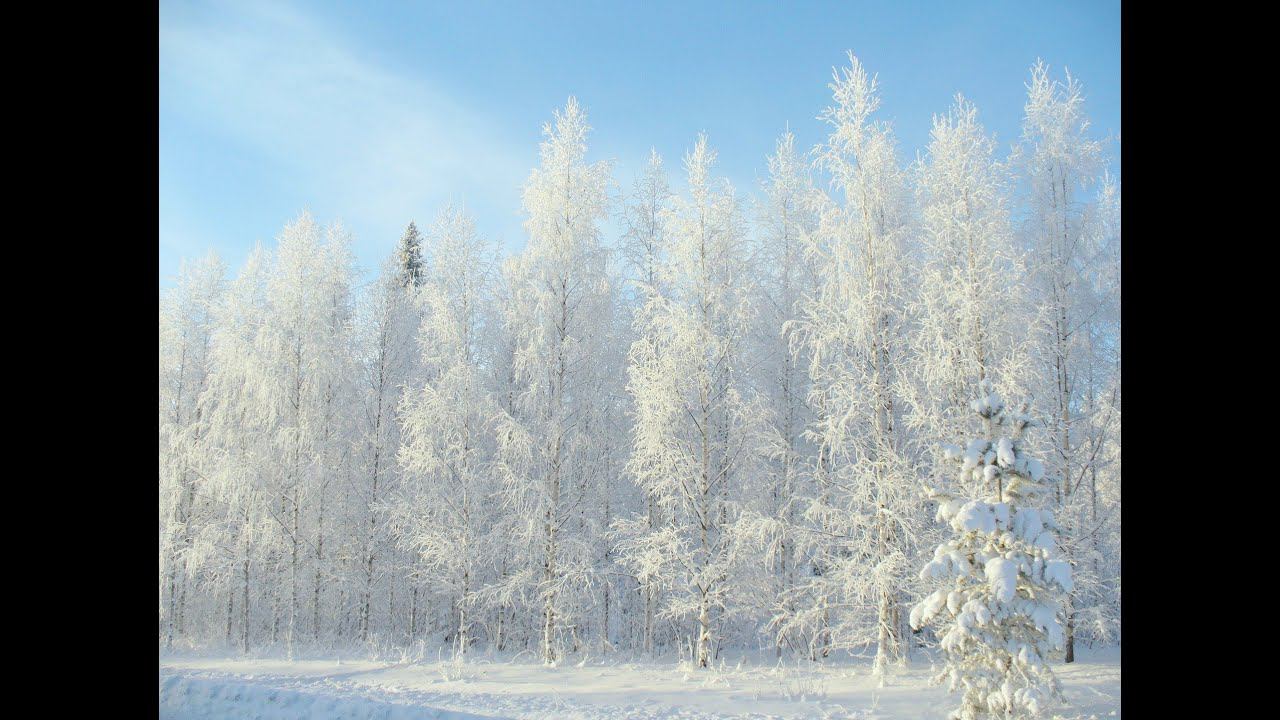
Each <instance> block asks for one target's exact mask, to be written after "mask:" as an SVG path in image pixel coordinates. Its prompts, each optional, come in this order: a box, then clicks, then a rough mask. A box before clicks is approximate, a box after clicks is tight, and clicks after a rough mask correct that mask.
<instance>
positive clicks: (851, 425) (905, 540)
mask: <svg viewBox="0 0 1280 720" xmlns="http://www.w3.org/2000/svg"><path fill="white" fill-rule="evenodd" d="M849 59H850V66H849V67H848V68H844V69H842V70H840V71H839V72H837V73H836V74H835V78H834V82H833V83H832V84H831V86H830V87H831V89H832V92H833V96H834V104H833V105H832V106H831V107H829V108H828V109H827V110H826V111H825V112H824V113H823V114H822V116H821V117H822V119H823V120H825V121H826V122H827V123H828V124H829V125H830V126H831V134H830V135H829V136H828V138H827V140H826V141H825V142H824V143H823V144H822V145H821V146H820V147H819V148H818V149H817V154H818V157H817V162H818V165H819V167H820V168H822V169H823V170H825V171H827V172H828V173H829V174H830V176H831V185H832V188H833V190H834V191H835V192H836V193H838V200H837V202H835V203H833V204H832V205H830V206H829V207H828V208H827V210H826V211H825V212H824V214H823V216H822V219H821V224H820V227H819V230H818V233H817V235H818V239H817V241H816V242H815V243H813V244H812V246H811V249H810V251H811V252H812V253H814V262H815V264H816V265H817V267H819V268H820V271H819V273H820V277H819V289H818V292H817V293H816V294H815V295H814V296H813V297H812V298H810V299H809V300H808V301H807V302H806V303H805V309H804V317H803V319H802V321H801V322H800V323H799V328H800V329H801V331H802V332H803V336H804V341H805V342H806V343H807V346H808V352H809V353H810V357H811V360H810V364H809V378H810V381H811V382H812V390H811V393H810V400H811V403H812V404H813V405H815V406H816V407H818V408H819V414H818V418H817V420H816V421H815V423H814V425H813V426H812V427H811V430H810V434H809V436H810V438H812V440H813V442H814V443H816V444H817V445H818V447H819V453H820V458H819V463H820V467H819V468H818V473H819V478H818V482H819V491H818V497H817V499H816V500H815V502H814V503H812V505H811V507H810V508H809V509H808V511H807V515H808V517H809V518H810V519H811V520H812V521H813V522H814V523H815V524H816V525H818V527H819V532H818V534H817V535H816V538H815V542H816V544H817V547H816V548H815V552H817V553H818V554H819V556H820V558H819V561H820V567H819V570H818V572H819V573H820V574H819V575H818V576H817V577H816V578H814V579H813V581H812V585H813V597H815V598H816V599H817V601H818V606H817V607H816V608H813V609H811V612H810V614H809V619H808V624H809V626H810V627H816V628H818V630H819V631H821V633H826V632H829V633H830V637H831V639H832V641H833V642H834V643H835V644H837V645H842V646H847V647H858V646H862V645H864V644H866V643H871V644H874V646H875V665H874V669H875V673H876V674H877V675H878V676H880V677H883V676H884V672H885V670H886V668H887V664H888V663H889V662H890V661H891V660H894V659H899V660H901V659H902V658H903V657H904V648H903V645H902V633H903V630H904V629H905V627H904V622H903V620H905V618H903V617H902V616H901V613H900V608H901V605H902V602H903V596H902V589H903V588H904V587H905V585H906V583H905V580H906V578H907V577H908V575H907V572H908V569H909V564H910V560H911V554H912V551H913V550H912V548H913V543H914V542H915V533H916V526H917V525H918V523H917V521H916V520H917V518H916V512H917V506H916V503H915V485H914V472H915V471H914V468H913V466H912V464H911V462H910V459H909V458H908V457H907V455H906V452H905V447H904V438H903V433H902V414H903V411H904V402H903V399H902V394H903V391H902V383H903V377H902V374H903V367H904V360H905V350H906V348H905V347H904V342H903V339H902V337H903V330H904V327H905V324H906V323H905V320H904V308H905V307H906V303H907V297H908V296H907V288H906V287H905V286H906V283H905V279H906V274H905V268H904V267H903V264H902V261H903V257H904V255H905V254H906V246H907V242H908V239H909V238H908V234H909V225H908V221H909V216H908V207H907V200H908V196H907V194H906V187H905V184H904V177H903V172H902V171H901V169H900V168H899V166H898V165H897V162H896V158H895V143H894V139H893V134H892V131H891V130H890V128H889V127H888V126H887V125H885V124H884V123H882V122H877V121H873V120H872V119H871V118H872V114H873V113H874V112H875V110H876V109H877V108H878V107H879V103H880V101H879V98H878V96H877V94H876V89H877V88H876V81H875V79H874V78H873V77H871V76H869V75H868V74H867V72H866V70H865V69H864V68H863V66H862V64H861V63H860V62H859V61H858V59H857V58H855V57H854V56H853V55H852V53H851V54H850V56H849ZM818 538H821V539H818ZM831 603H838V605H839V610H840V612H839V613H838V618H837V619H829V617H830V613H829V608H828V606H829V605H830V604H831ZM828 623H830V627H829V629H827V626H828ZM819 637H821V634H819Z"/></svg>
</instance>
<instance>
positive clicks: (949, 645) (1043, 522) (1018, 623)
mask: <svg viewBox="0 0 1280 720" xmlns="http://www.w3.org/2000/svg"><path fill="white" fill-rule="evenodd" d="M978 387H979V392H978V397H977V399H976V400H974V401H973V403H972V405H971V407H972V409H973V411H974V412H976V413H977V414H978V416H979V417H981V418H982V421H983V432H982V435H981V437H979V438H977V439H975V440H972V441H970V443H969V444H968V446H967V447H965V448H963V449H962V448H960V447H957V446H954V445H949V446H946V447H945V448H944V454H945V457H946V460H947V461H949V462H951V463H954V464H955V465H957V466H958V467H959V472H958V477H957V482H956V484H955V486H956V487H961V488H963V487H980V488H982V492H983V493H984V494H983V496H982V497H980V498H966V497H963V496H955V495H952V494H950V493H948V492H946V491H940V490H935V491H933V492H932V493H931V495H932V497H933V498H934V499H936V500H938V501H939V507H938V514H937V519H938V521H939V522H945V523H947V524H949V525H950V527H951V529H952V531H953V532H954V536H953V537H952V538H951V539H950V540H947V541H945V542H943V543H942V544H940V545H939V546H938V547H937V549H936V550H935V551H934V554H933V560H931V561H930V562H929V563H928V564H927V565H925V567H924V569H923V570H922V571H921V572H920V578H921V579H922V580H925V581H927V582H929V581H932V582H937V583H938V585H939V586H938V587H937V589H935V590H934V591H933V593H932V594H930V595H929V596H928V597H926V598H925V599H924V600H923V601H921V602H920V603H919V604H917V605H916V606H915V607H914V608H912V610H911V626H912V628H915V629H919V628H920V627H922V626H924V625H930V624H932V625H936V626H938V627H939V629H941V630H943V632H942V640H941V646H942V650H943V652H944V653H945V655H946V667H945V669H944V670H943V671H942V673H941V674H939V675H938V677H937V678H936V680H937V681H938V682H941V681H943V680H948V681H949V689H950V690H951V691H952V692H954V691H956V690H958V689H959V690H963V693H964V694H963V697H962V698H961V701H960V707H959V708H957V709H956V710H955V711H954V712H953V713H952V714H951V716H950V717H951V718H954V719H955V720H975V719H977V718H984V717H1003V718H1017V717H1034V716H1037V715H1039V714H1040V712H1041V711H1042V710H1044V709H1045V708H1046V706H1047V704H1048V703H1049V702H1050V701H1051V700H1053V699H1061V693H1060V691H1059V688H1058V682H1057V679H1056V678H1055V677H1054V675H1053V671H1052V670H1051V669H1050V668H1049V666H1048V664H1047V663H1046V662H1045V654H1046V652H1047V651H1048V650H1050V649H1051V648H1058V647H1061V646H1062V642H1063V632H1062V626H1061V624H1060V622H1059V619H1058V614H1059V612H1060V610H1061V603H1060V597H1061V595H1062V593H1064V592H1071V589H1072V583H1071V566H1070V564H1068V563H1067V562H1066V561H1064V560H1059V559H1056V542H1055V539H1054V535H1055V533H1054V531H1055V530H1056V529H1057V524H1056V523H1055V522H1054V519H1053V513H1052V511H1050V510H1048V509H1041V508H1038V507H1036V501H1037V499H1038V498H1039V497H1040V496H1041V495H1042V494H1043V493H1044V491H1045V490H1047V489H1048V488H1049V487H1050V484H1049V483H1047V482H1046V481H1045V474H1044V465H1043V463H1041V462H1040V461H1039V460H1037V459H1035V458H1031V457H1028V456H1027V455H1026V454H1025V452H1024V451H1023V433H1024V432H1025V431H1026V429H1027V428H1029V427H1033V426H1034V425H1035V423H1034V421H1033V420H1032V419H1031V418H1030V417H1029V416H1028V415H1027V414H1026V407H1025V406H1024V407H1023V408H1022V409H1020V410H1019V411H1017V412H1010V411H1008V410H1007V409H1006V408H1005V406H1004V403H1003V402H1002V401H1001V400H1000V397H999V396H998V395H997V394H996V393H995V390H994V387H993V385H992V383H991V381H990V380H983V381H981V382H980V383H979V386H978Z"/></svg>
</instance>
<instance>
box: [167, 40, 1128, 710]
mask: <svg viewBox="0 0 1280 720" xmlns="http://www.w3.org/2000/svg"><path fill="white" fill-rule="evenodd" d="M829 88H830V105H829V106H828V107H826V108H825V109H820V108H814V109H813V110H814V111H819V110H820V114H819V115H818V116H817V119H818V120H819V121H820V122H822V123H824V126H825V131H824V134H825V139H823V141H822V142H820V143H819V144H818V145H817V146H815V147H812V148H803V147H797V143H796V141H795V138H794V137H793V135H792V134H790V133H785V134H783V135H782V136H781V137H779V138H778V139H777V141H776V144H775V145H774V147H773V148H772V150H771V151H769V149H768V148H762V151H761V156H762V157H763V156H765V155H767V166H762V168H761V177H763V178H764V179H763V180H762V181H761V182H760V183H759V186H758V187H754V188H747V189H746V190H747V192H744V191H743V189H741V188H734V187H733V186H731V185H730V183H729V182H728V181H727V180H725V179H724V178H722V177H719V176H717V167H716V160H717V153H716V150H715V146H714V143H713V141H714V138H709V137H707V136H706V135H705V134H699V135H694V134H693V133H691V136H690V145H689V146H688V149H687V151H686V152H685V154H684V156H683V158H681V159H680V160H679V164H678V167H673V165H675V163H672V162H671V161H670V159H667V158H663V157H660V156H659V155H658V154H657V153H656V152H653V153H652V154H651V156H650V159H649V162H648V165H647V167H646V168H645V169H644V170H643V172H642V173H639V174H638V176H637V177H630V178H625V179H620V178H617V177H616V173H615V171H614V167H613V165H612V164H611V163H610V162H609V161H607V160H602V159H598V158H594V157H593V156H592V154H591V152H590V148H589V141H590V140H591V133H592V132H593V129H592V128H591V127H590V125H589V124H588V118H587V113H586V109H585V107H584V104H581V103H579V102H578V100H576V99H574V98H572V97H571V98H569V99H568V101H567V103H566V104H565V105H564V106H563V108H561V109H559V110H557V111H556V112H555V113H554V115H553V116H552V118H551V120H550V122H548V123H547V124H546V125H545V127H544V129H543V136H544V139H543V141H542V143H541V146H540V148H539V150H540V163H539V165H538V166H537V167H536V168H534V169H533V170H531V171H530V173H529V175H528V178H527V180H526V182H525V184H524V186H523V194H522V208H521V209H522V213H523V215H522V217H523V227H524V230H525V238H524V245H523V249H521V250H520V251H519V252H515V253H504V252H502V251H501V250H500V247H501V245H500V243H499V242H498V241H497V240H496V239H493V238H485V237H482V236H481V235H480V234H479V233H478V232H477V230H476V225H475V220H474V218H473V217H472V216H471V215H469V213H468V211H467V210H466V209H465V207H464V206H463V205H461V204H459V205H456V206H449V207H445V208H443V209H439V210H438V212H437V213H436V214H435V215H434V217H433V218H430V219H429V221H427V222H423V224H422V225H421V226H419V225H418V224H415V223H414V222H408V223H407V227H406V229H405V231H404V234H403V237H401V238H400V239H399V241H398V243H397V244H396V247H395V250H394V252H393V253H392V254H391V255H390V256H389V257H386V258H385V261H384V262H383V263H382V265H381V267H380V268H378V269H377V271H376V272H369V273H365V272H363V271H361V270H360V269H359V268H357V267H356V264H355V261H354V259H353V254H352V252H351V243H352V237H351V235H350V233H349V232H348V231H347V230H346V229H344V227H343V226H342V225H341V224H340V223H333V224H330V225H322V224H320V223H319V222H318V221H317V220H316V219H315V218H314V217H312V215H311V214H309V213H305V212H304V213H302V214H300V215H298V216H297V217H296V218H294V219H293V220H292V221H290V222H288V223H287V224H286V225H284V227H283V229H281V230H280V231H279V233H278V235H277V236H276V238H275V243H274V245H273V246H271V247H264V246H261V245H260V246H258V247H257V248H256V249H254V250H253V252H252V253H251V254H250V256H249V258H248V260H247V261H246V262H245V263H244V264H243V266H242V267H240V268H239V269H238V270H236V271H234V272H232V271H231V270H229V269H228V268H227V267H226V266H225V265H224V263H223V262H222V261H221V260H220V259H219V258H218V257H216V256H215V255H213V254H210V255H207V256H205V257H202V258H199V259H189V260H187V261H184V263H183V265H182V268H181V270H180V273H179V276H178V277H177V279H176V282H175V283H174V284H173V286H172V287H169V288H164V289H162V291H161V293H160V299H159V376H160V377H159V523H158V529H159V538H158V540H159V542H158V559H159V580H158V588H157V597H158V633H159V643H160V646H161V649H162V652H165V651H172V650H174V649H182V648H187V649H190V648H219V649H222V650H223V651H224V652H239V653H249V652H259V653H260V652H267V651H270V652H276V653H279V654H280V655H282V656H284V657H287V658H290V659H292V658H294V657H297V656H304V655H306V654H307V653H310V652H314V651H317V650H318V649H334V648H342V649H352V648H356V649H358V648H374V649H379V650H386V649H388V648H411V647H418V648H427V649H429V652H431V653H432V654H433V655H434V654H435V653H437V652H444V653H446V654H448V655H450V656H455V657H467V656H468V655H472V654H475V653H477V652H488V653H495V652H496V653H509V654H510V653H524V654H525V657H526V658H534V659H536V660H537V661H539V662H541V663H543V664H545V665H548V666H555V665H558V664H561V663H565V662H569V661H570V660H572V661H573V662H577V661H578V660H579V659H581V658H584V657H586V656H590V657H594V658H598V657H608V656H611V655H617V656H620V657H633V658H666V659H669V660H672V661H677V660H678V661H681V662H683V663H684V664H685V666H687V667H689V668H692V669H693V672H698V671H699V670H700V669H706V668H710V667H713V666H715V665H716V664H717V663H718V662H720V659H721V658H722V657H723V656H724V654H725V653H726V652H728V651H730V650H751V651H754V652H758V653H763V654H764V655H765V656H766V657H775V658H792V659H803V660H805V661H808V662H823V661H824V660H825V659H827V658H831V657H849V656H853V657H860V658H866V659H868V660H869V661H870V662H871V664H872V668H873V672H874V674H875V675H876V676H877V677H884V676H886V675H891V674H892V673H893V672H894V669H895V668H897V667H902V666H904V665H906V664H907V663H909V662H910V661H911V659H912V658H913V657H914V656H915V655H916V654H918V653H922V652H935V651H938V652H942V653H944V654H945V656H946V658H947V669H946V670H944V671H943V672H944V674H948V673H949V674H950V675H949V677H951V679H952V681H953V685H954V684H955V683H958V684H959V685H960V686H963V687H964V688H965V694H964V696H963V698H962V700H961V701H962V704H963V706H964V707H969V708H971V709H973V712H975V713H979V711H980V710H981V709H982V708H996V707H1000V708H1014V707H1019V708H1022V709H1026V710H1028V711H1030V712H1035V711H1036V710H1037V709H1038V708H1040V707H1041V706H1042V705H1043V704H1044V703H1045V702H1047V700H1048V698H1049V697H1050V696H1052V695H1054V693H1055V692H1056V683H1055V681H1054V679H1053V677H1052V673H1051V672H1050V671H1049V669H1048V663H1049V662H1050V661H1052V662H1053V663H1060V662H1065V663H1071V662H1072V661H1073V660H1074V659H1075V654H1076V653H1077V652H1079V650H1080V649H1081V648H1083V647H1094V646H1114V645H1117V644H1118V643H1119V642H1120V635H1121V632H1120V607H1121V583H1120V577H1121V532H1120V512H1121V511H1120V499H1121V459H1120V458H1121V454H1120V445H1121V433H1120V428H1121V422H1120V418H1121V382H1120V381H1121V370H1120V357H1121V343H1120V339H1121V328H1120V318H1121V312H1120V297H1121V289H1120V285H1121V273H1120V269H1121V259H1120V217H1121V212H1120V184H1119V181H1118V179H1117V178H1115V177H1114V176H1113V175H1112V174H1111V172H1109V171H1108V170H1107V168H1108V167H1113V166H1115V167H1118V150H1119V148H1118V137H1117V138H1100V137H1095V135H1094V133H1093V131H1092V128H1091V127H1090V123H1089V120H1088V118H1087V117H1086V115H1085V112H1084V102H1085V95H1084V89H1083V88H1082V87H1081V85H1080V84H1079V83H1078V82H1077V81H1076V80H1074V79H1073V78H1072V77H1071V76H1070V75H1069V74H1065V75H1063V76H1061V77H1060V76H1059V75H1058V74H1056V73H1054V72H1052V71H1051V70H1050V68H1049V67H1048V66H1046V65H1045V64H1043V63H1037V64H1036V65H1034V66H1033V67H1032V68H1031V69H1030V71H1029V73H1028V75H1027V77H1026V98H1025V106H1024V115H1023V118H1022V133H1021V136H1020V137H1018V138H1015V139H1006V141H1005V142H1004V143H1003V144H1002V143H1001V142H998V141H997V139H996V138H995V137H993V136H992V135H991V134H989V133H988V132H987V131H986V130H985V129H984V127H983V124H982V122H981V119H980V116H979V112H978V108H976V107H975V106H974V104H972V103H971V102H970V101H968V100H966V99H965V98H964V97H962V96H960V95H957V96H956V97H955V99H954V103H953V104H952V105H951V106H950V107H949V108H939V112H938V114H936V115H935V116H934V117H933V121H932V131H931V135H930V138H929V143H928V146H927V148H926V149H925V150H924V151H922V152H921V153H919V155H918V156H917V157H916V158H915V159H913V160H905V159H904V158H902V157H901V155H902V153H901V152H900V149H899V147H898V144H897V142H896V140H895V137H894V133H893V128H892V125H891V124H890V123H888V122H886V121H884V120H883V119H882V118H881V117H880V113H879V105H880V100H879V87H878V84H877V80H876V77H875V75H874V74H873V73H871V72H869V71H868V69H866V68H864V67H863V65H862V64H861V63H860V61H859V60H858V59H857V58H856V57H855V56H854V55H853V54H852V53H850V54H849V56H848V63H847V65H845V66H844V67H842V68H839V69H837V70H836V71H835V72H834V74H833V76H832V78H831V80H830V85H829ZM599 132H602V133H605V132H608V129H607V128H601V129H600V130H599ZM1113 161H1114V162H1113ZM610 219H615V220H616V221H617V222H616V223H614V224H615V225H616V226H618V227H621V228H622V231H621V232H619V233H616V236H610V234H609V233H607V232H606V231H605V228H606V227H608V226H609V225H610V223H609V222H607V221H609V220H610ZM408 220H409V219H408V218H405V221H406V222H407V221H408ZM351 652H355V651H354V650H352V651H351ZM1015 665H1016V666H1017V667H1019V668H1021V669H1023V670H1024V672H1020V673H1017V674H1016V675H1017V679H1016V681H1013V682H1012V685H1011V684H1010V682H1009V681H1007V678H1010V677H1013V676H1014V673H1012V672H1011V670H1010V668H1011V667H1014V666H1015ZM984 673H986V676H988V677H996V678H997V680H996V681H992V682H987V681H985V680H984V681H975V680H974V678H979V677H984V675H983V674H984ZM999 678H1006V680H1005V681H1003V682H1004V685H1003V686H1001V684H1000V682H1001V681H1000V680H999ZM993 703H994V704H993ZM979 714H980V713H979ZM977 716H979V715H978V714H971V715H965V716H964V717H977Z"/></svg>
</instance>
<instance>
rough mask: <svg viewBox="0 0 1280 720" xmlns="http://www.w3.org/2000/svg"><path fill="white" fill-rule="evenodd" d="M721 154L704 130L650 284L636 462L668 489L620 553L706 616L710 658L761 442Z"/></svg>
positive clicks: (668, 604)
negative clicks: (748, 470)
mask: <svg viewBox="0 0 1280 720" xmlns="http://www.w3.org/2000/svg"><path fill="white" fill-rule="evenodd" d="M714 160H715V154H714V152H712V151H711V150H710V148H709V147H708V146H707V139H706V136H705V135H703V136H699V138H698V142H697V144H696V145H695V146H694V149H693V151H692V152H690V153H689V154H688V155H687V156H686V157H685V166H686V168H687V170H688V174H689V194H690V197H689V198H687V199H686V198H680V199H678V200H677V202H676V206H675V208H674V210H673V212H672V213H671V215H670V225H669V227H670V231H671V244H670V247H669V251H670V257H669V262H667V263H664V264H663V266H662V275H663V276H664V278H665V281H666V282H665V288H666V289H665V291H664V292H659V291H658V290H657V289H655V288H646V292H647V294H648V297H647V301H646V303H645V305H644V307H643V308H642V309H641V311H640V312H639V313H638V314H637V316H636V321H635V322H636V328H637V331H638V332H639V333H640V335H641V337H640V339H638V340H636V341H635V343H633V344H632V346H631V353H630V365H629V367H628V373H627V374H628V385H627V389H628V391H629V392H630V394H631V397H632V399H633V401H634V403H635V409H634V413H635V420H634V425H633V430H632V437H633V440H632V453H631V459H630V461H629V463H628V465H627V467H628V470H629V471H630V473H631V475H632V477H633V478H635V481H636V483H637V484H638V485H639V486H640V487H641V488H642V489H643V490H644V491H645V492H646V493H647V494H650V495H652V496H653V497H654V498H656V501H657V505H658V508H659V511H660V512H661V516H662V523H663V524H662V525H660V526H659V527H658V529H656V530H651V529H650V528H649V527H648V525H649V523H648V519H647V518H644V517H636V518H632V519H630V520H627V521H622V522H619V523H618V524H617V527H618V529H619V531H620V533H621V534H622V535H623V536H624V537H626V538H627V540H626V541H624V542H623V544H622V545H621V547H620V552H621V556H620V562H621V563H622V564H623V566H624V567H626V568H628V569H629V570H630V571H631V572H632V573H633V574H634V575H635V576H636V577H638V578H639V579H640V581H641V583H642V584H657V585H658V586H659V587H661V588H663V589H664V593H663V604H662V611H661V614H662V616H664V617H667V618H670V619H675V620H683V621H688V620H692V621H693V622H694V623H695V634H696V636H697V639H696V641H695V643H696V647H695V648H694V650H693V654H694V658H693V660H694V662H695V663H696V665H698V666H699V667H707V666H708V665H709V664H710V662H711V656H712V653H713V645H715V643H716V641H715V637H714V636H715V634H716V628H715V627H714V625H713V623H715V621H716V617H715V616H717V615H719V614H720V613H721V612H723V611H724V610H725V609H726V603H727V598H728V595H729V589H730V585H731V580H732V578H731V575H732V566H733V562H734V543H733V533H732V527H731V526H732V523H733V522H734V521H735V520H736V519H737V515H738V507H739V503H738V500H739V498H740V493H741V489H740V484H741V483H743V482H744V478H740V477H739V474H740V473H741V471H742V469H743V465H744V463H746V462H748V456H749V454H750V453H751V452H753V450H754V443H755V438H754V437H753V435H752V431H751V429H750V425H751V422H750V413H749V412H748V411H747V405H746V402H745V401H744V399H743V396H742V387H741V382H742V381H741V380H740V379H739V378H737V377H736V374H737V372H738V367H737V366H738V364H739V362H740V358H739V350H740V345H741V342H742V337H743V335H744V333H745V330H746V326H747V322H748V320H749V315H748V312H747V309H748V305H747V295H746V292H745V287H746V277H744V269H745V253H744V248H743V243H742V235H743V230H742V227H741V220H740V218H739V212H738V208H737V202H736V199H735V197H734V195H733V191H732V188H731V187H729V186H728V184H727V182H726V183H725V184H724V187H723V188H721V189H719V190H717V189H716V188H715V187H714V185H713V183H712V180H711V177H710V170H711V167H712V164H713V163H714Z"/></svg>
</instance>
